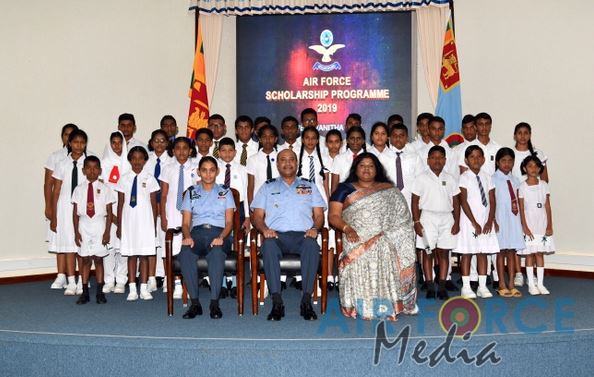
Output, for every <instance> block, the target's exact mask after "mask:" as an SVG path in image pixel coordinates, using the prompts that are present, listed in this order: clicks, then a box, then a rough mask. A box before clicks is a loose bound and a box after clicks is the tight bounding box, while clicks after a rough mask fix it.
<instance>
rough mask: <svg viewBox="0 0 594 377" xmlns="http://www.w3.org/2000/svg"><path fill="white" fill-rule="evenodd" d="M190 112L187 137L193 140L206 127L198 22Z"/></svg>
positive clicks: (202, 46) (203, 79)
mask: <svg viewBox="0 0 594 377" xmlns="http://www.w3.org/2000/svg"><path fill="white" fill-rule="evenodd" d="M188 96H189V97H190V111H189V114H188V131H187V136H188V137H191V138H194V134H195V133H196V130H197V129H199V128H203V127H207V126H208V96H207V94H206V70H205V69H204V45H203V43H202V26H201V25H200V21H199V22H198V39H197V41H196V54H195V55H194V69H193V71H192V81H191V83H190V92H189V93H188Z"/></svg>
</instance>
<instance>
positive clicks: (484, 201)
mask: <svg viewBox="0 0 594 377" xmlns="http://www.w3.org/2000/svg"><path fill="white" fill-rule="evenodd" d="M476 181H477V182H478V186H479V190H480V191H481V202H482V203H483V205H484V206H485V207H486V206H488V205H489V203H487V196H486V195H485V189H483V184H482V183H481V177H479V176H478V175H477V176H476Z"/></svg>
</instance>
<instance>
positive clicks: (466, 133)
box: [452, 114, 476, 179]
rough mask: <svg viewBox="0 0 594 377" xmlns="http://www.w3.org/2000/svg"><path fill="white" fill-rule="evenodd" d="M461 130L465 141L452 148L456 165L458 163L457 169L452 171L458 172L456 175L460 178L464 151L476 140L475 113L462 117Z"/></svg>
mask: <svg viewBox="0 0 594 377" xmlns="http://www.w3.org/2000/svg"><path fill="white" fill-rule="evenodd" d="M460 131H461V132H462V136H463V137H464V141H463V142H462V143H460V144H458V145H456V146H455V147H454V148H452V151H453V152H454V156H453V157H454V158H455V159H456V165H458V166H457V169H455V171H452V172H453V173H457V175H456V176H455V178H456V179H460V161H464V151H466V147H467V146H469V145H470V143H472V142H473V141H474V140H476V124H475V123H474V115H471V114H466V115H464V118H462V127H461V128H460ZM460 156H461V157H460Z"/></svg>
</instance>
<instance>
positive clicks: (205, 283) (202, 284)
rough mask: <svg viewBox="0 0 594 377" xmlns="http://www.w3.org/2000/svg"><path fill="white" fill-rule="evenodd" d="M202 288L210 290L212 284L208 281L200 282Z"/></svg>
mask: <svg viewBox="0 0 594 377" xmlns="http://www.w3.org/2000/svg"><path fill="white" fill-rule="evenodd" d="M200 287H201V288H210V284H208V280H206V279H202V281H201V282H200Z"/></svg>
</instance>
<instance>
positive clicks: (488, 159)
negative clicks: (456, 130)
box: [458, 138, 501, 177]
mask: <svg viewBox="0 0 594 377" xmlns="http://www.w3.org/2000/svg"><path fill="white" fill-rule="evenodd" d="M471 145H478V146H479V147H481V149H482V150H483V152H484V154H485V163H484V164H483V166H481V172H483V173H485V174H487V175H488V176H489V177H492V176H493V174H495V156H496V155H497V151H498V150H499V149H501V145H499V144H497V143H496V142H495V141H493V139H490V140H489V143H488V144H487V145H485V144H483V143H481V142H480V141H479V139H478V138H476V139H474V140H473V141H471V142H469V143H468V145H467V146H466V148H464V149H461V153H460V154H459V155H458V158H459V160H458V165H459V166H462V167H464V168H467V169H468V166H467V165H466V162H465V161H464V159H465V157H464V155H465V153H466V149H467V148H468V147H469V146H471Z"/></svg>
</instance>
